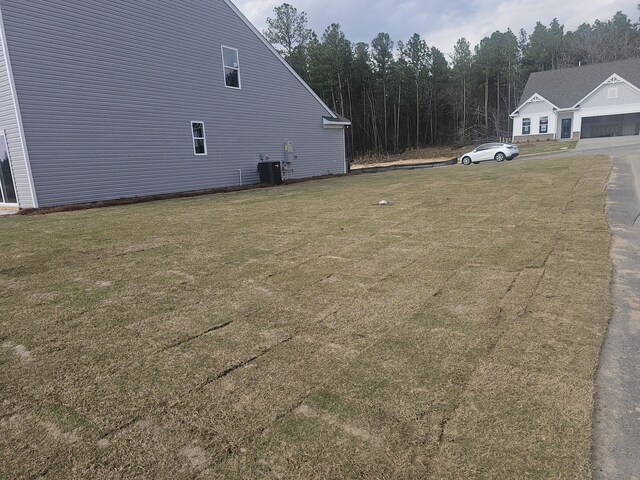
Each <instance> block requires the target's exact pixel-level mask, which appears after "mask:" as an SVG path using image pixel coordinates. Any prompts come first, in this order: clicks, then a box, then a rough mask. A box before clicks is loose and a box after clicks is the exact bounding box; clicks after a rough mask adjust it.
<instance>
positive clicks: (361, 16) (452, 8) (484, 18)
mask: <svg viewBox="0 0 640 480" xmlns="http://www.w3.org/2000/svg"><path fill="white" fill-rule="evenodd" d="M287 1H288V2H289V3H291V4H292V5H293V6H294V7H296V8H297V9H298V11H304V12H306V13H307V16H308V18H309V26H310V27H311V28H312V29H313V30H315V31H316V33H318V35H322V32H323V31H324V29H325V28H326V27H327V26H328V25H330V24H331V23H339V24H340V25H341V26H342V29H343V30H344V32H345V34H346V36H347V38H348V39H350V40H351V41H353V42H360V41H363V42H367V43H369V42H371V40H372V39H373V38H374V37H375V36H376V35H377V34H378V32H387V33H389V34H390V35H391V38H392V39H393V40H394V41H398V40H403V41H406V40H407V39H409V37H411V35H412V34H413V33H416V32H417V33H419V34H420V35H422V37H423V38H424V39H425V40H426V41H427V43H428V44H429V46H435V47H437V48H439V49H440V50H442V51H443V52H445V53H451V52H452V51H453V45H454V44H455V42H456V40H458V39H459V38H461V37H466V38H467V40H469V41H470V42H471V44H472V45H475V44H477V43H478V42H479V41H480V40H481V39H482V38H483V37H485V36H489V35H491V33H493V32H494V31H496V30H500V31H506V30H507V29H508V28H511V30H512V31H513V32H514V33H515V34H516V35H517V34H518V32H519V31H520V29H521V28H524V29H525V30H526V31H527V32H529V33H531V32H532V31H533V27H534V26H535V23H536V22H537V21H540V22H542V23H543V24H545V25H548V24H549V22H551V20H553V18H557V19H558V21H559V22H560V23H561V24H564V25H565V31H566V30H573V29H575V28H576V27H578V26H579V25H580V24H582V23H585V22H589V23H592V22H593V21H594V20H596V19H600V20H603V21H604V20H608V19H610V18H611V17H612V16H613V15H614V14H615V13H616V11H618V10H622V11H623V12H624V13H626V14H627V15H628V16H629V17H630V18H631V20H632V21H636V20H637V18H638V15H637V10H636V4H637V1H638V0H587V1H580V0H565V1H564V2H562V1H558V0H537V1H536V2H535V3H531V2H515V1H513V0H510V1H505V0H502V1H501V0H466V1H465V0H449V1H448V2H446V3H445V2H442V1H441V0H287ZM235 3H236V5H237V6H238V8H240V10H241V11H242V12H243V13H244V14H245V15H246V16H247V17H248V18H249V19H250V20H251V21H252V22H253V23H254V25H256V27H258V29H259V30H264V28H265V25H266V18H267V17H269V16H273V9H274V7H276V6H278V5H281V4H282V3H284V0H235Z"/></svg>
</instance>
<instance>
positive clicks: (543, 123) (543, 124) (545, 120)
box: [540, 117, 549, 133]
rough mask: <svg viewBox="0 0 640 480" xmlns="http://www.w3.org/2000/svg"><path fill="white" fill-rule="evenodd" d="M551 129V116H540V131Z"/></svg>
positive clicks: (545, 131)
mask: <svg viewBox="0 0 640 480" xmlns="http://www.w3.org/2000/svg"><path fill="white" fill-rule="evenodd" d="M548 131H549V117H540V133H547V132H548Z"/></svg>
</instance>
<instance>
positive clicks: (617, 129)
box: [580, 113, 640, 138]
mask: <svg viewBox="0 0 640 480" xmlns="http://www.w3.org/2000/svg"><path fill="white" fill-rule="evenodd" d="M638 134H640V113H628V114H625V115H603V116H600V117H585V118H583V119H582V131H581V132H580V138H599V137H619V136H623V135H638Z"/></svg>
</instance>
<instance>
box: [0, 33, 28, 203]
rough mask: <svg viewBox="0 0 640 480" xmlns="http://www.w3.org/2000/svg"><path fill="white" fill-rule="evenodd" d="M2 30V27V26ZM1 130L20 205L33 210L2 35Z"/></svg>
mask: <svg viewBox="0 0 640 480" xmlns="http://www.w3.org/2000/svg"><path fill="white" fill-rule="evenodd" d="M0 28H2V26H1V25H0ZM0 130H1V131H4V133H5V135H6V138H7V146H8V148H9V159H10V163H11V170H12V172H13V179H14V183H15V189H16V196H17V197H18V205H20V207H22V208H32V207H33V206H34V205H33V199H32V198H31V188H30V185H29V176H28V173H27V166H26V162H25V156H24V151H23V149H22V141H21V139H20V129H19V127H18V120H17V118H16V107H15V104H14V98H13V92H12V90H11V84H10V82H9V72H8V70H7V65H6V62H5V55H4V45H3V44H2V36H1V35H0Z"/></svg>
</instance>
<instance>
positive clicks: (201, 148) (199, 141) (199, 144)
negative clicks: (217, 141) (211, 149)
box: [191, 122, 207, 155]
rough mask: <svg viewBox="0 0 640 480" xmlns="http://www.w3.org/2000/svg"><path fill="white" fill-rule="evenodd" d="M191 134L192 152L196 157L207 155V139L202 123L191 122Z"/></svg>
mask: <svg viewBox="0 0 640 480" xmlns="http://www.w3.org/2000/svg"><path fill="white" fill-rule="evenodd" d="M191 132H192V134H193V151H194V153H195V154H196V155H206V154H207V139H206V138H205V133H204V122H191Z"/></svg>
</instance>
